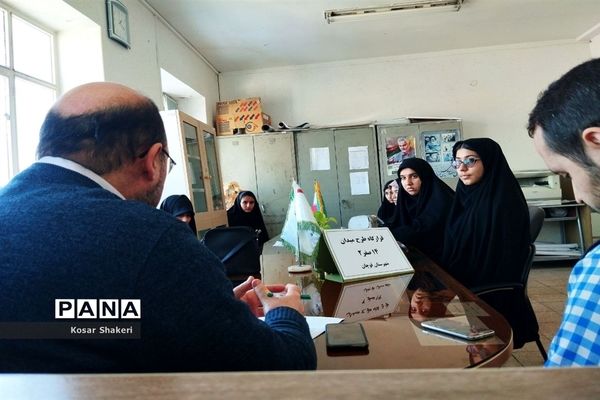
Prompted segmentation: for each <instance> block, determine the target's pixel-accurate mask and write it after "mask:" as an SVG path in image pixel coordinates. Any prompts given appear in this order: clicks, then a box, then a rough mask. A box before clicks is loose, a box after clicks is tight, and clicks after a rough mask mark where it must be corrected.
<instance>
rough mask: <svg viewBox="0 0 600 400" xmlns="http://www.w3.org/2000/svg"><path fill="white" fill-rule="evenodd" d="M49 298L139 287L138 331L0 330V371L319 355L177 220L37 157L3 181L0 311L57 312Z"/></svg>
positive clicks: (305, 335)
mask: <svg viewBox="0 0 600 400" xmlns="http://www.w3.org/2000/svg"><path fill="white" fill-rule="evenodd" d="M55 299H141V305H142V318H141V320H140V323H141V339H60V340H59V339H28V340H22V339H19V340H16V339H1V340H0V371H2V372H8V371H13V372H63V373H66V372H73V373H75V372H154V371H156V372H158V371H233V370H286V369H314V368H315V367H316V354H315V349H314V345H313V343H312V340H311V339H310V333H309V330H308V326H307V324H306V322H305V320H304V318H303V317H302V316H301V315H300V314H299V313H298V312H297V311H295V310H293V309H291V308H287V307H280V308H277V309H274V310H272V311H271V312H269V313H268V314H267V316H266V323H264V322H262V321H260V320H258V319H257V318H256V317H254V315H253V314H252V313H251V312H250V310H249V308H248V307H247V305H246V304H245V303H243V302H240V301H237V300H236V299H235V298H234V296H233V292H232V286H231V283H230V282H229V281H228V280H227V278H226V277H225V274H224V271H223V266H222V264H221V263H220V261H219V260H218V259H217V258H216V257H215V256H214V255H212V253H210V252H209V251H208V250H207V249H206V248H205V247H204V246H203V245H201V244H200V243H199V242H198V241H197V240H196V238H195V237H194V236H193V235H190V234H189V228H188V227H187V226H186V225H185V224H184V223H182V222H180V221H178V220H176V219H175V218H173V217H172V216H170V215H168V214H166V213H164V212H162V211H160V210H156V209H153V208H151V207H149V206H148V205H146V204H143V203H141V202H138V201H131V200H121V199H119V198H118V197H117V196H115V195H114V194H112V193H110V192H109V191H107V190H104V189H102V188H101V187H100V186H98V185H97V184H96V183H95V182H93V181H91V180H90V179H88V178H86V177H84V176H83V175H81V174H78V173H76V172H74V171H71V170H68V169H65V168H61V167H58V166H55V165H50V164H43V163H38V164H34V165H33V166H31V167H30V168H29V169H27V170H26V171H24V172H22V173H21V174H19V175H18V176H17V177H15V178H14V179H13V180H12V181H11V182H10V183H9V184H8V185H7V186H6V187H4V188H3V189H1V190H0V322H15V321H29V322H50V321H52V322H54V321H55V320H54V300H55Z"/></svg>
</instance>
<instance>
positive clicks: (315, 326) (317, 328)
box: [306, 317, 344, 339]
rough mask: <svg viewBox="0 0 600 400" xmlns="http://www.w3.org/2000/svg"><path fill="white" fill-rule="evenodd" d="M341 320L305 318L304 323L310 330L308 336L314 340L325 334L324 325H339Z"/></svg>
mask: <svg viewBox="0 0 600 400" xmlns="http://www.w3.org/2000/svg"><path fill="white" fill-rule="evenodd" d="M343 320H344V319H343V318H334V317H306V322H307V323H308V327H309V328H310V336H311V337H312V338H313V339H314V338H316V337H317V336H319V335H321V334H322V333H323V332H325V325H327V324H339V323H340V322H342V321H343Z"/></svg>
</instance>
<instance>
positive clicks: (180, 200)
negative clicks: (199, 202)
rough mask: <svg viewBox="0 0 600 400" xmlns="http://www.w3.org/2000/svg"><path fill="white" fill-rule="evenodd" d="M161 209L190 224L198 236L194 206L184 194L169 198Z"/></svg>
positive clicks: (161, 205)
mask: <svg viewBox="0 0 600 400" xmlns="http://www.w3.org/2000/svg"><path fill="white" fill-rule="evenodd" d="M160 209H161V210H163V211H166V212H168V213H169V214H171V215H173V216H174V217H175V218H177V219H178V220H180V221H183V222H185V223H186V224H188V226H189V227H190V229H191V230H192V232H194V235H195V234H196V232H197V231H196V221H195V220H194V206H193V205H192V202H191V201H190V199H188V197H187V196H186V195H184V194H174V195H172V196H169V197H167V198H166V199H164V200H163V202H162V203H161V204H160Z"/></svg>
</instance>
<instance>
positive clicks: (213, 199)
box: [161, 110, 227, 236]
mask: <svg viewBox="0 0 600 400" xmlns="http://www.w3.org/2000/svg"><path fill="white" fill-rule="evenodd" d="M161 117H162V119H163V122H164V124H165V130H166V133H167V141H168V145H169V153H170V155H171V157H173V159H174V160H175V161H176V162H177V165H176V166H175V167H174V168H173V170H172V171H171V172H170V173H169V174H168V175H167V179H166V181H165V188H164V191H163V196H162V197H163V199H164V198H166V197H168V196H170V195H173V194H185V195H186V196H188V197H189V198H190V200H191V201H192V204H193V205H194V211H195V213H196V215H195V220H196V226H197V228H198V233H199V236H202V235H203V232H205V231H206V230H208V229H210V228H214V227H217V226H222V225H226V224H227V214H226V211H225V207H224V201H223V185H222V183H221V182H222V181H221V175H220V171H219V162H218V158H217V152H216V146H215V132H214V129H213V128H211V127H210V126H208V125H206V124H204V123H202V122H200V121H198V120H196V119H195V118H193V117H191V116H189V115H187V114H185V113H183V112H181V111H177V110H171V111H162V112H161ZM161 201H162V199H161Z"/></svg>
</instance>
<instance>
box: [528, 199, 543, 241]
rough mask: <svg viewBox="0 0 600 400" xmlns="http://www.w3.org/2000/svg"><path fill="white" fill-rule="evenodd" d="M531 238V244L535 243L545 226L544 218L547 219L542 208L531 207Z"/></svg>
mask: <svg viewBox="0 0 600 400" xmlns="http://www.w3.org/2000/svg"><path fill="white" fill-rule="evenodd" d="M528 209H529V237H530V240H531V243H533V242H535V239H537V237H538V235H539V234H540V231H541V230H542V225H544V218H545V217H546V213H545V212H544V209H543V208H541V207H534V206H529V207H528Z"/></svg>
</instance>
